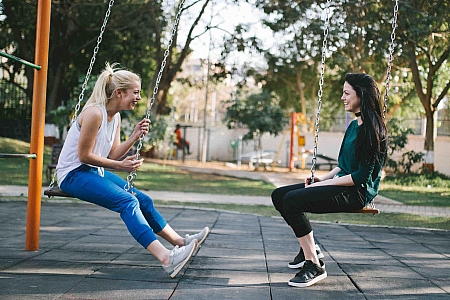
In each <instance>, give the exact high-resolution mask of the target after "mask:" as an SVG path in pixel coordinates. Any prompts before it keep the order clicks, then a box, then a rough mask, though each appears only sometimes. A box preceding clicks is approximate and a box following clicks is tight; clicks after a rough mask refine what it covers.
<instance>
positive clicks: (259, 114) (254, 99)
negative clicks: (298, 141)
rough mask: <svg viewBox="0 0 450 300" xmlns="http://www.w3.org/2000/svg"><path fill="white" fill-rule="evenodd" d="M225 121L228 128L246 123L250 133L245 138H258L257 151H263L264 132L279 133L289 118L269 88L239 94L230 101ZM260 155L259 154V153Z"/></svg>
mask: <svg viewBox="0 0 450 300" xmlns="http://www.w3.org/2000/svg"><path fill="white" fill-rule="evenodd" d="M224 121H225V122H226V123H227V126H228V128H236V127H237V126H239V125H244V126H246V127H247V128H248V133H247V134H245V135H244V137H243V139H244V140H251V139H254V138H255V136H256V139H257V151H258V153H261V150H262V144H261V139H262V136H263V134H264V133H270V134H274V135H278V134H280V133H281V132H283V130H284V128H285V126H286V125H287V124H288V123H289V118H287V117H286V115H285V112H284V111H283V109H282V108H281V107H280V106H279V99H278V98H277V97H276V96H275V95H274V94H272V93H270V92H269V91H267V90H262V91H261V92H260V93H259V94H249V95H242V94H238V95H237V97H236V99H233V100H230V101H229V106H228V107H227V111H226V115H225V119H224ZM258 156H259V155H258Z"/></svg>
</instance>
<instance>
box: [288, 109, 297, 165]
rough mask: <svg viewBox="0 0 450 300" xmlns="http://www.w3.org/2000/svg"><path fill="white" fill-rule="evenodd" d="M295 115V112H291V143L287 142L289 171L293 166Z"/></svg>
mask: <svg viewBox="0 0 450 300" xmlns="http://www.w3.org/2000/svg"><path fill="white" fill-rule="evenodd" d="M295 116H296V113H295V112H293V113H292V114H291V143H290V144H289V171H292V169H293V168H294V131H295Z"/></svg>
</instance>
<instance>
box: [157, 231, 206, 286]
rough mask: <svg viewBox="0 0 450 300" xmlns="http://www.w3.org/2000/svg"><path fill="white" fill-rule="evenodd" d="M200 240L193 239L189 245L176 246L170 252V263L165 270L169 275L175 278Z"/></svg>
mask: <svg viewBox="0 0 450 300" xmlns="http://www.w3.org/2000/svg"><path fill="white" fill-rule="evenodd" d="M197 246H198V241H197V240H196V239H194V240H192V241H191V243H190V244H188V245H187V246H182V247H179V246H175V247H174V248H173V249H172V251H170V254H169V264H168V265H166V266H164V265H163V268H164V270H165V271H166V272H167V273H169V276H170V277H172V278H174V277H175V276H177V275H178V273H180V271H181V269H182V268H183V267H184V266H185V265H186V264H187V263H188V261H189V259H190V258H191V257H192V254H194V252H195V250H196V249H197Z"/></svg>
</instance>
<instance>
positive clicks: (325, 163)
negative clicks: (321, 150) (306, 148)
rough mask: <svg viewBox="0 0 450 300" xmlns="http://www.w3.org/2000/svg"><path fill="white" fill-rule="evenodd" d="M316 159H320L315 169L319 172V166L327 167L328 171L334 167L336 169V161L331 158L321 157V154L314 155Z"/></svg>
mask: <svg viewBox="0 0 450 300" xmlns="http://www.w3.org/2000/svg"><path fill="white" fill-rule="evenodd" d="M316 157H317V158H320V159H321V160H322V161H320V162H316V165H315V166H316V168H317V169H318V170H320V167H321V166H327V167H328V169H329V170H332V169H333V168H334V167H337V165H338V161H337V160H336V159H334V158H332V157H329V156H326V155H323V154H316Z"/></svg>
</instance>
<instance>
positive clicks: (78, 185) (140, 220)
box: [61, 165, 167, 248]
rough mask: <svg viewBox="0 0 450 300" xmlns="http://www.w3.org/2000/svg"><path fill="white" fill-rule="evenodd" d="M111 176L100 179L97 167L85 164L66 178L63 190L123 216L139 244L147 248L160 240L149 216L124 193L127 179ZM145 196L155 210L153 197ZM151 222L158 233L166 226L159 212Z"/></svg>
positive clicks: (128, 194)
mask: <svg viewBox="0 0 450 300" xmlns="http://www.w3.org/2000/svg"><path fill="white" fill-rule="evenodd" d="M106 172H107V171H106ZM106 172H105V173H106ZM108 173H109V174H108V175H107V177H101V176H100V175H98V174H97V169H96V168H92V167H89V166H86V165H82V166H80V167H78V168H77V169H75V170H72V171H71V172H70V173H69V174H68V175H67V176H66V178H65V179H64V180H63V182H62V183H61V189H62V190H64V191H65V192H67V193H69V194H71V195H73V196H74V197H76V198H79V199H81V200H84V201H87V202H90V203H93V204H97V205H99V206H102V207H105V208H107V209H110V210H112V211H115V212H118V213H120V217H121V218H122V220H123V221H124V223H125V225H126V226H127V228H128V231H129V232H130V234H131V235H132V236H133V237H134V238H135V239H136V241H137V242H138V243H139V244H141V245H142V246H143V247H144V248H147V246H148V245H149V244H150V243H152V242H153V241H155V240H156V239H157V238H156V235H155V233H154V231H153V230H152V228H153V227H151V224H150V223H148V222H147V219H146V217H144V214H143V212H142V211H141V209H140V205H139V202H140V201H139V200H138V198H136V197H135V196H133V195H132V194H131V193H128V192H126V191H125V190H124V186H125V183H126V181H125V180H123V179H121V178H120V177H119V176H117V175H114V174H112V173H111V172H108ZM113 175H114V176H113ZM105 176H106V174H105ZM112 179H113V180H112ZM119 179H120V180H119ZM122 183H123V184H122ZM144 196H145V197H146V199H145V200H143V202H144V203H145V205H147V206H148V205H149V203H151V206H152V207H153V201H152V200H151V198H150V197H148V196H146V195H145V194H142V193H141V194H139V197H140V198H143V199H144V198H145V197H144ZM146 211H148V209H146ZM155 211H156V209H154V207H153V212H155ZM152 221H153V225H154V226H155V228H154V230H155V232H159V231H160V230H161V229H162V228H164V226H165V225H166V224H167V222H166V221H165V220H164V218H163V217H162V216H161V215H160V214H159V213H158V212H157V211H156V216H153V219H152Z"/></svg>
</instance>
